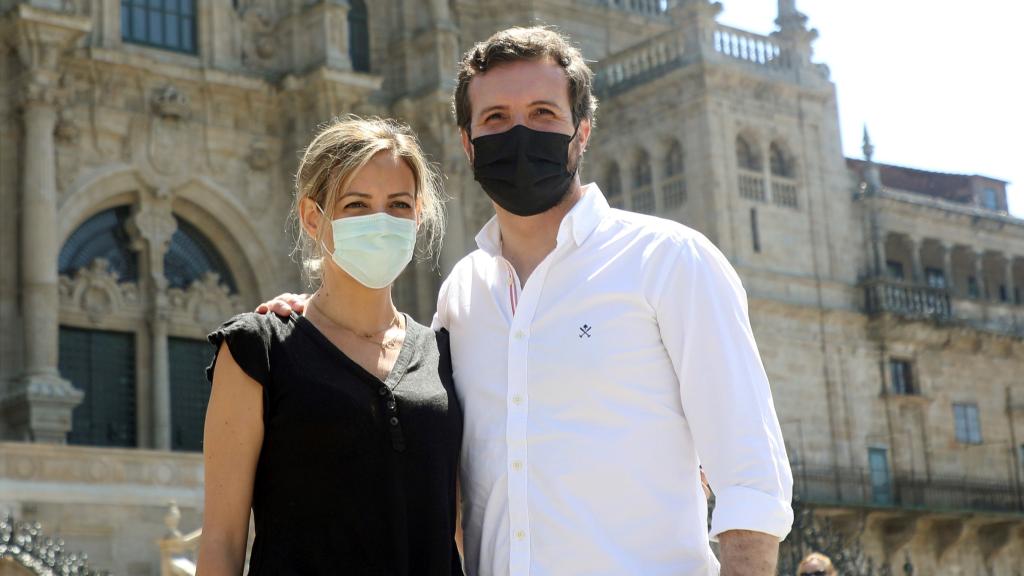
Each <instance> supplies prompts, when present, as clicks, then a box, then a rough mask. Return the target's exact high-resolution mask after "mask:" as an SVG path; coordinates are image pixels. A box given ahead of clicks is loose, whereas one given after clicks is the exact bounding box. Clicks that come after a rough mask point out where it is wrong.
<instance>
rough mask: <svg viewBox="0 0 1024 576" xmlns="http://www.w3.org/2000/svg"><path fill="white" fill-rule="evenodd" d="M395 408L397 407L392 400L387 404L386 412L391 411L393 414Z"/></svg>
mask: <svg viewBox="0 0 1024 576" xmlns="http://www.w3.org/2000/svg"><path fill="white" fill-rule="evenodd" d="M396 407H397V405H396V404H395V401H394V400H392V401H391V402H388V410H391V411H392V412H394V411H395V408H396Z"/></svg>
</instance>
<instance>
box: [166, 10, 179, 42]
mask: <svg viewBox="0 0 1024 576" xmlns="http://www.w3.org/2000/svg"><path fill="white" fill-rule="evenodd" d="M179 26H181V23H180V21H179V19H178V17H177V16H174V15H170V14H169V15H168V16H167V18H166V19H165V20H164V30H166V31H167V46H169V47H171V48H180V47H181V35H180V34H179V33H178V32H179Z"/></svg>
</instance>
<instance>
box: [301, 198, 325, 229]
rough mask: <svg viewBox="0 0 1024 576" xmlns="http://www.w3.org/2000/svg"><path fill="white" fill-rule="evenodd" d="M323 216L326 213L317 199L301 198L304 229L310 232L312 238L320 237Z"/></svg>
mask: <svg viewBox="0 0 1024 576" xmlns="http://www.w3.org/2000/svg"><path fill="white" fill-rule="evenodd" d="M323 218H324V213H323V211H322V210H321V209H320V206H319V205H318V204H317V203H316V201H315V200H313V199H312V198H303V199H301V200H299V219H300V220H301V223H302V230H303V231H304V232H305V233H306V234H309V237H310V238H317V237H318V234H319V232H320V225H321V222H322V221H323Z"/></svg>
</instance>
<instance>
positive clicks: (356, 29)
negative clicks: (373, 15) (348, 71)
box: [348, 0, 370, 72]
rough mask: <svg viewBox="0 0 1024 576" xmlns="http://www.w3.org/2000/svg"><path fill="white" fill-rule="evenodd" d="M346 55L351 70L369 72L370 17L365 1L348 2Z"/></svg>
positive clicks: (351, 0) (350, 0) (353, 0)
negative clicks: (350, 62) (347, 55)
mask: <svg viewBox="0 0 1024 576" xmlns="http://www.w3.org/2000/svg"><path fill="white" fill-rule="evenodd" d="M348 54H349V58H350V59H351V60H352V69H353V70H355V71H356V72H369V71H370V16H369V13H368V12H367V10H366V2H365V0H349V9H348Z"/></svg>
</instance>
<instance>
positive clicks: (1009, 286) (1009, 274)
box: [1003, 255, 1014, 304]
mask: <svg viewBox="0 0 1024 576" xmlns="http://www.w3.org/2000/svg"><path fill="white" fill-rule="evenodd" d="M1004 261H1005V262H1006V269H1005V270H1004V272H1003V274H1004V275H1005V277H1006V280H1005V281H1004V284H1003V285H1004V286H1005V287H1006V301H1007V302H1008V303H1010V304H1013V303H1014V298H1013V288H1014V281H1013V280H1014V278H1013V256H1009V255H1007V256H1006V257H1005V258H1004Z"/></svg>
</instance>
